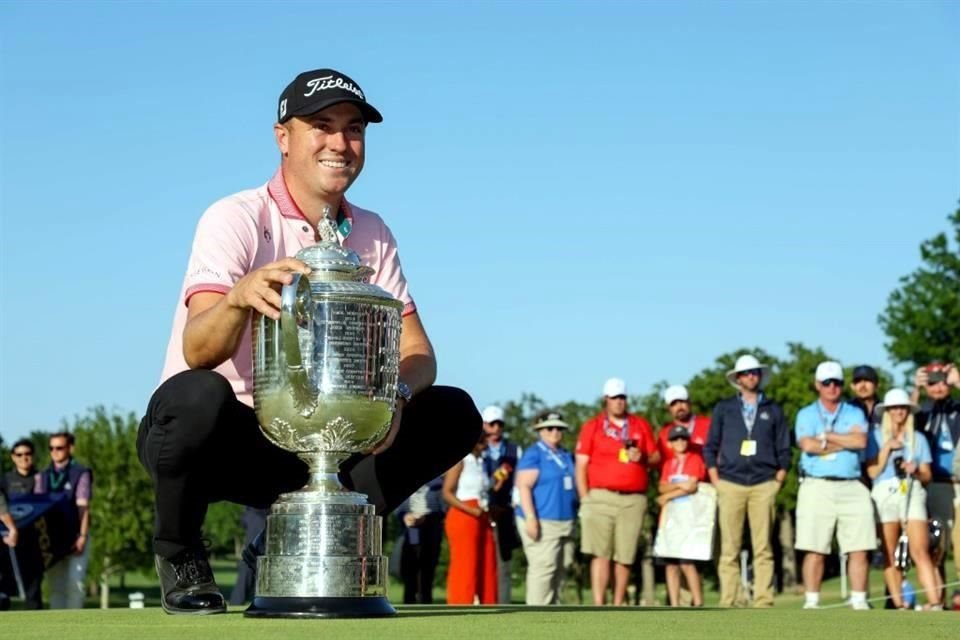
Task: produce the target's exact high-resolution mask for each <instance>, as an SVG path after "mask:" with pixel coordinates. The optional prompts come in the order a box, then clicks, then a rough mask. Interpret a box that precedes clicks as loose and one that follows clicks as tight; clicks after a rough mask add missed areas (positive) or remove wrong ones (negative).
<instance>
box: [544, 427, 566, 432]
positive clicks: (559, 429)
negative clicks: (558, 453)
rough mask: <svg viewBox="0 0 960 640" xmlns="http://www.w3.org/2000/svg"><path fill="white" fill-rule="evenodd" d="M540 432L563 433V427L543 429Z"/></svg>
mask: <svg viewBox="0 0 960 640" xmlns="http://www.w3.org/2000/svg"><path fill="white" fill-rule="evenodd" d="M540 431H563V427H541V428H540Z"/></svg>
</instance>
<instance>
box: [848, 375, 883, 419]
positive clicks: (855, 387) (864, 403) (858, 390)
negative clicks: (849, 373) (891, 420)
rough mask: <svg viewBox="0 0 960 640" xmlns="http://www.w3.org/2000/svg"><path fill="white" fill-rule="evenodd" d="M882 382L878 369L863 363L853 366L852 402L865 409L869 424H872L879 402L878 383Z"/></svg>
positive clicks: (862, 409) (864, 412)
mask: <svg viewBox="0 0 960 640" xmlns="http://www.w3.org/2000/svg"><path fill="white" fill-rule="evenodd" d="M879 382H880V376H878V375H877V370H876V369H874V368H873V367H871V366H870V365H866V364H862V365H860V366H859V367H854V368H853V382H852V384H851V385H850V389H851V390H852V391H853V399H852V400H851V401H850V404H852V405H853V406H855V407H856V408H858V409H860V410H861V411H863V414H864V415H865V416H867V424H868V425H872V424H873V423H874V420H875V418H879V416H877V415H876V411H877V404H879V401H878V399H877V385H878V384H879Z"/></svg>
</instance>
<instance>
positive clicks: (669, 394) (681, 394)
mask: <svg viewBox="0 0 960 640" xmlns="http://www.w3.org/2000/svg"><path fill="white" fill-rule="evenodd" d="M689 399H690V394H689V393H688V392H687V388H686V387H685V386H683V385H682V384H675V385H673V386H671V387H667V390H666V391H664V392H663V401H664V402H665V403H667V406H668V407H669V406H670V405H671V404H673V403H674V402H676V401H677V400H689Z"/></svg>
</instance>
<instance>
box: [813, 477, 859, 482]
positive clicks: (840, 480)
mask: <svg viewBox="0 0 960 640" xmlns="http://www.w3.org/2000/svg"><path fill="white" fill-rule="evenodd" d="M806 477H807V478H810V479H811V480H826V481H827V482H854V481H856V480H859V479H860V478H841V477H839V476H806Z"/></svg>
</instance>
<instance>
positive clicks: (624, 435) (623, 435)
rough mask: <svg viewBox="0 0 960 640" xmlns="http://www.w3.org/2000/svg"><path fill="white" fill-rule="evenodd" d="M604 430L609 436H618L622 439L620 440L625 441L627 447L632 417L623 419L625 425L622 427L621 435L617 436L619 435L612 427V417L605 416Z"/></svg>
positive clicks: (624, 444)
mask: <svg viewBox="0 0 960 640" xmlns="http://www.w3.org/2000/svg"><path fill="white" fill-rule="evenodd" d="M603 432H604V433H605V434H607V435H608V436H611V437H614V438H617V439H618V440H620V442H622V443H623V446H624V448H626V446H627V440H629V438H628V437H627V435H628V434H629V433H630V419H629V418H624V419H623V426H622V427H620V435H619V436H617V435H616V434H615V433H614V431H613V428H611V427H610V417H609V416H604V418H603Z"/></svg>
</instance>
